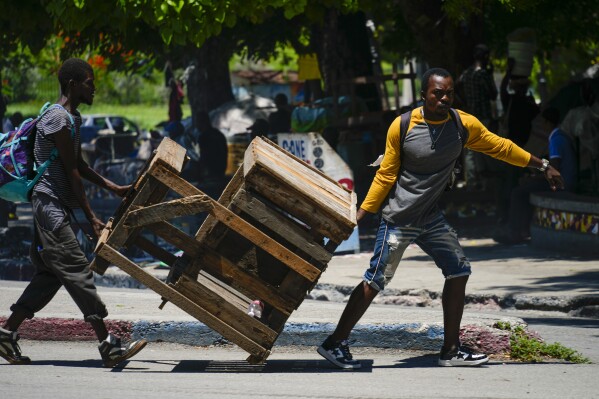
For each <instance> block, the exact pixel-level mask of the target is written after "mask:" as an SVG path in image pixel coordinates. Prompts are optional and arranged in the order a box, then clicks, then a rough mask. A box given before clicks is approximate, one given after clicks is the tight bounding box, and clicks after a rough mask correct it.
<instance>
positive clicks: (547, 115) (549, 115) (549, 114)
mask: <svg viewBox="0 0 599 399" xmlns="http://www.w3.org/2000/svg"><path fill="white" fill-rule="evenodd" d="M541 116H542V117H543V119H545V120H546V121H547V122H550V123H551V124H552V125H554V126H557V125H558V124H559V109H557V108H555V107H547V108H545V109H544V110H543V112H542V113H541Z"/></svg>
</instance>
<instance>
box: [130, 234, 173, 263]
mask: <svg viewBox="0 0 599 399" xmlns="http://www.w3.org/2000/svg"><path fill="white" fill-rule="evenodd" d="M135 245H136V246H137V247H139V249H141V250H142V251H144V252H146V253H148V254H150V255H152V256H153V257H154V258H156V259H158V260H160V261H162V262H164V263H166V264H167V265H169V266H172V265H173V264H174V263H175V261H176V260H177V256H175V255H173V254H171V253H170V252H168V251H167V250H165V249H163V248H161V247H160V246H158V245H156V244H154V243H153V242H152V241H150V240H148V239H147V238H145V237H144V236H142V235H141V234H140V235H139V236H137V237H136V239H135Z"/></svg>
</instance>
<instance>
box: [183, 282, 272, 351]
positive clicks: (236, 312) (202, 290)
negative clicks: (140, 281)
mask: <svg viewBox="0 0 599 399" xmlns="http://www.w3.org/2000/svg"><path fill="white" fill-rule="evenodd" d="M175 289H176V290H177V291H179V292H180V293H182V294H183V295H185V296H186V297H187V298H189V299H191V300H192V301H193V302H194V303H195V304H197V305H198V306H201V307H202V308H204V309H206V310H207V311H208V312H210V313H211V314H212V315H213V316H214V317H216V318H218V319H219V320H220V321H221V322H223V323H225V324H227V325H229V326H231V327H232V328H234V329H235V330H236V331H239V333H241V334H243V335H245V336H246V337H249V338H251V339H252V340H253V341H254V342H256V343H257V344H259V345H260V346H263V347H265V348H271V347H272V345H273V344H274V342H275V340H276V339H277V336H278V334H276V333H275V332H274V331H273V330H271V329H270V328H269V327H268V326H267V325H266V324H264V323H262V322H260V321H259V320H258V319H256V318H254V317H252V316H250V315H248V314H247V307H248V306H249V303H247V304H244V306H243V308H239V307H237V306H236V305H234V304H233V302H232V301H231V298H229V295H228V293H227V292H226V290H224V289H222V287H219V286H217V285H215V284H210V281H209V280H207V279H203V280H200V281H194V280H191V279H190V278H188V277H187V276H185V275H183V276H182V277H181V278H180V279H179V281H177V283H176V284H175ZM225 338H228V337H227V336H225Z"/></svg>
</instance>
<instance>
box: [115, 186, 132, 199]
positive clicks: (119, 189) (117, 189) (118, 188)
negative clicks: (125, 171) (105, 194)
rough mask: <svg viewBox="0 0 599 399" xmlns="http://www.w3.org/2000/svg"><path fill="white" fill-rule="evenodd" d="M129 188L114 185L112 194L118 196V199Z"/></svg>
mask: <svg viewBox="0 0 599 399" xmlns="http://www.w3.org/2000/svg"><path fill="white" fill-rule="evenodd" d="M130 188H131V184H128V185H126V186H118V185H116V184H115V185H114V187H112V192H113V193H115V194H116V195H118V196H119V197H124V196H125V194H127V191H129V189H130Z"/></svg>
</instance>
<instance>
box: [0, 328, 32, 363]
mask: <svg viewBox="0 0 599 399" xmlns="http://www.w3.org/2000/svg"><path fill="white" fill-rule="evenodd" d="M18 340H19V334H17V332H16V331H8V330H5V329H4V328H0V356H2V357H3V358H4V359H6V361H8V362H9V363H10V364H29V363H31V359H29V358H28V357H27V356H23V355H21V348H20V347H19V344H17V341H18Z"/></svg>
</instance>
